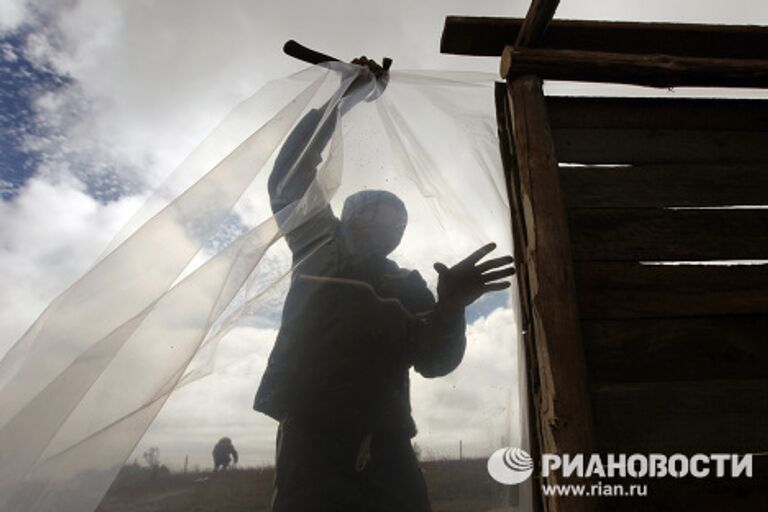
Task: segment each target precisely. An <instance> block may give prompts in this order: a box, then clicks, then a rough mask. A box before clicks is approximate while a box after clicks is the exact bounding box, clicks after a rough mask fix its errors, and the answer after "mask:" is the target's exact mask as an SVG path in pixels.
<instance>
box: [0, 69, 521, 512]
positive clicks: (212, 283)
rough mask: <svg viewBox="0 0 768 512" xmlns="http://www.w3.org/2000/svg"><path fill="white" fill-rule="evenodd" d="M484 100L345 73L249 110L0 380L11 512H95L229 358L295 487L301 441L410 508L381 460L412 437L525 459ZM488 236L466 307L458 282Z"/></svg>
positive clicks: (178, 178) (210, 141)
mask: <svg viewBox="0 0 768 512" xmlns="http://www.w3.org/2000/svg"><path fill="white" fill-rule="evenodd" d="M492 84H493V81H492V77H490V76H487V75H474V74H462V73H421V72H393V73H391V74H390V75H389V76H388V77H387V78H381V79H378V80H377V79H376V78H375V77H374V76H373V74H372V73H371V72H370V71H368V70H367V69H365V68H362V67H360V66H355V65H349V64H341V63H338V64H332V65H326V66H322V67H314V68H310V69H307V70H305V71H303V72H301V73H298V74H296V75H294V76H291V77H289V78H286V79H284V80H281V81H278V82H275V83H272V84H270V85H268V86H267V87H266V88H265V89H263V90H262V91H260V92H259V93H257V94H256V95H255V96H254V97H252V98H250V99H249V100H247V101H245V102H244V103H243V104H241V105H239V106H238V107H237V108H236V109H235V110H234V111H233V112H232V113H231V114H230V115H229V116H228V117H227V118H226V119H225V120H224V121H223V122H222V123H221V124H220V125H219V126H218V127H217V128H216V129H215V131H214V132H213V133H212V134H211V135H210V136H209V137H208V138H207V139H206V140H205V141H203V143H202V144H201V145H200V146H199V147H198V148H197V149H196V150H195V152H193V153H192V154H191V155H190V156H189V157H188V158H187V159H186V160H185V162H184V163H182V165H181V166H180V167H179V168H178V169H177V170H176V171H175V172H174V173H173V174H172V175H171V177H170V178H169V179H168V181H167V183H166V184H165V185H164V186H163V187H161V188H160V189H159V190H158V191H157V192H156V193H155V195H154V196H153V197H152V198H151V199H150V200H149V201H148V202H147V203H146V204H145V206H144V207H143V208H142V210H141V211H139V212H138V213H137V214H136V216H135V218H134V219H133V220H132V221H131V222H130V223H129V224H128V225H127V226H126V227H125V228H124V230H123V231H122V232H121V233H120V234H119V235H118V236H117V238H116V239H115V240H114V242H113V244H112V245H111V247H110V249H109V251H108V252H106V253H105V254H104V255H103V256H102V257H101V258H100V260H99V261H98V262H97V263H95V264H94V266H93V267H92V268H91V269H90V270H89V271H88V272H87V273H86V274H85V275H83V276H82V277H81V278H80V279H79V280H78V281H77V282H76V283H74V284H73V285H72V286H71V287H70V288H69V289H67V290H66V291H64V292H63V293H62V294H61V295H60V296H59V297H57V298H56V299H55V300H54V301H53V302H52V303H51V304H50V305H49V307H48V308H47V309H46V310H45V312H44V313H43V314H42V315H41V316H40V318H39V319H38V320H37V321H36V322H35V323H34V324H33V325H32V327H30V329H29V330H28V331H27V333H26V334H25V335H24V336H23V337H22V338H21V339H20V340H18V342H17V343H16V344H15V345H14V346H13V348H12V349H11V350H10V351H9V352H8V353H7V354H6V356H5V358H4V359H3V360H2V361H1V362H0V510H1V511H3V512H6V511H8V512H10V511H14V512H17V511H52V510H57V511H88V510H94V509H95V508H96V507H97V505H98V504H99V502H100V500H101V499H102V497H103V496H104V493H105V492H106V491H107V489H108V487H109V485H110V483H111V482H112V480H113V479H114V478H115V476H116V475H117V473H118V471H119V470H120V468H121V467H122V465H123V463H124V462H125V461H126V459H127V458H128V457H129V456H130V455H131V453H132V452H133V451H134V449H135V448H136V446H137V443H139V441H140V439H141V438H142V436H143V435H144V434H145V432H146V431H147V429H148V428H149V426H150V424H151V423H152V422H153V420H154V419H155V417H156V416H157V415H158V413H159V411H160V410H161V408H162V407H163V405H164V404H165V403H166V401H167V399H168V398H169V396H171V394H172V393H174V391H175V390H176V391H177V393H183V392H184V391H185V390H186V389H192V388H194V387H195V386H197V387H198V388H197V389H198V390H200V389H206V386H205V385H204V383H206V382H208V381H210V379H212V378H215V376H216V375H217V374H221V373H222V372H226V371H227V368H226V365H223V366H222V365H221V364H220V361H217V357H216V354H217V353H219V352H220V350H221V349H222V347H225V346H227V344H228V343H229V344H232V343H242V344H243V346H244V347H245V349H244V350H245V353H246V354H248V355H255V356H256V359H255V360H257V361H258V364H255V365H251V366H249V367H248V368H247V374H245V375H241V377H242V378H243V379H245V382H247V384H246V385H247V386H248V387H249V388H250V390H251V392H252V393H251V394H250V396H249V397H248V402H237V404H236V407H238V408H242V409H243V410H245V409H251V408H255V409H256V411H253V410H251V414H253V415H261V416H262V417H264V418H272V419H271V420H269V421H270V422H272V423H273V424H274V425H275V426H277V425H278V423H279V424H280V433H279V435H280V436H282V438H283V446H284V450H283V451H282V452H281V451H280V450H278V453H277V454H276V455H277V463H278V469H280V468H281V466H280V464H282V465H283V466H282V471H283V472H282V473H280V472H278V479H279V478H281V477H280V475H281V474H282V475H290V479H291V481H301V479H302V478H304V477H305V476H304V475H303V474H302V471H307V470H300V469H293V468H294V465H293V464H292V461H291V457H293V455H291V453H292V452H291V450H299V448H298V446H299V445H300V444H301V443H302V442H306V443H310V444H312V445H313V446H314V447H315V449H316V451H317V457H316V459H317V461H318V462H317V466H315V467H314V469H312V468H310V469H312V470H313V471H315V473H314V474H315V475H317V474H333V464H331V463H330V462H327V463H324V462H323V456H324V455H323V454H324V453H326V452H327V453H330V451H333V453H335V454H343V456H344V457H347V458H350V457H351V462H349V464H350V465H351V466H350V468H351V469H350V471H352V474H353V477H352V479H353V480H354V482H357V483H358V484H359V483H360V482H363V481H365V478H368V479H369V480H370V481H371V482H374V483H377V486H376V488H385V489H386V487H387V486H388V485H389V486H395V487H398V488H399V489H401V490H402V489H403V488H407V487H408V486H409V485H410V483H411V481H409V480H407V478H406V477H403V478H406V480H404V481H401V482H389V481H388V480H387V479H388V478H389V477H390V476H388V475H392V474H394V473H398V472H399V473H403V472H404V470H403V471H401V470H402V469H403V467H405V466H399V465H398V464H401V462H398V461H395V462H392V464H394V465H393V466H391V467H386V468H385V467H383V466H381V464H382V463H381V462H380V460H381V453H382V451H386V452H391V453H395V452H397V450H399V449H400V448H399V447H402V446H405V445H407V448H402V449H403V450H405V451H406V452H407V451H408V450H410V447H411V442H412V439H416V440H417V442H418V443H419V444H420V445H421V446H426V447H432V448H433V449H434V450H435V453H439V454H443V453H444V452H441V449H442V448H441V447H443V448H445V447H446V446H454V445H455V444H456V441H457V440H459V442H461V441H462V440H466V442H467V444H468V445H469V448H468V450H469V456H472V457H476V458H481V457H487V456H488V455H489V454H490V453H491V452H493V451H494V450H496V449H498V448H502V447H504V446H506V445H514V446H520V447H523V448H526V446H525V444H526V439H525V438H526V435H525V429H524V428H523V426H524V425H525V423H526V420H525V418H524V411H523V410H522V409H521V408H520V407H519V402H520V401H519V399H518V396H517V393H518V392H519V390H520V388H519V386H518V385H517V384H518V383H517V381H518V375H519V374H520V373H519V371H518V358H517V356H516V354H517V344H518V330H517V327H516V324H515V319H516V313H515V311H516V307H517V306H516V300H515V293H514V292H512V293H510V292H509V290H505V289H502V288H503V287H502V286H501V285H498V286H497V284H498V283H499V282H501V281H504V280H507V281H509V276H508V275H507V274H504V272H503V269H504V268H505V267H508V265H509V262H508V261H506V260H504V261H501V260H496V262H495V263H494V259H495V258H500V257H502V256H504V255H507V254H510V253H511V240H510V233H511V229H510V227H509V225H508V219H509V213H508V204H507V195H506V190H505V185H504V179H503V173H502V170H501V164H500V161H499V157H498V144H497V140H496V136H495V133H496V123H495V119H494V116H493V104H492V101H493V93H492ZM489 242H495V243H496V246H497V247H496V248H495V249H494V250H493V251H491V250H490V248H488V249H487V250H486V251H485V252H483V253H482V254H479V253H476V254H477V255H476V257H475V258H474V260H473V261H470V263H472V264H477V265H483V264H484V263H483V262H487V261H489V260H490V261H491V263H488V264H486V266H485V267H483V268H484V269H485V273H486V278H487V279H486V280H487V283H486V284H484V285H483V287H481V288H482V289H479V292H477V293H474V292H470V291H467V290H465V288H466V287H465V286H463V285H462V282H461V281H460V279H459V278H458V277H456V276H457V275H458V274H457V273H456V272H457V271H456V270H455V267H454V265H456V264H457V263H459V262H460V261H462V260H466V258H468V257H469V256H470V255H471V254H472V253H474V252H475V251H477V250H478V249H479V248H480V247H483V246H486V244H488V243H489ZM486 252H489V254H485V253H486ZM470 259H471V258H470ZM435 263H439V264H438V265H437V267H435V266H434V265H435ZM440 264H442V265H440ZM438 271H439V272H438ZM493 272H499V274H498V275H497V277H496V278H495V279H494V276H490V277H489V276H488V275H487V274H489V273H493ZM476 288H477V287H476ZM438 292H439V293H438ZM240 385H242V381H241V384H240ZM209 389H211V388H210V386H209ZM177 393H174V396H176V395H177ZM254 395H255V400H254ZM214 401H215V398H214ZM172 402H173V399H172V400H171V403H172ZM189 414H190V421H189V428H190V430H193V429H194V420H193V419H192V418H194V415H195V414H194V411H189ZM417 432H418V434H417ZM414 436H416V437H415V438H414ZM331 445H333V446H335V448H333V450H331V449H330V448H327V447H328V446H331ZM272 446H273V445H270V447H272ZM462 449H463V448H462ZM329 450H330V451H329ZM403 453H405V452H403ZM460 456H462V455H460ZM281 457H282V459H281ZM329 457H331V455H329ZM345 460H346V459H345ZM323 464H326V465H325V466H324V465H323ZM327 464H330V466H328V465H327ZM340 464H341V465H342V466H343V465H344V464H347V462H342V463H340ZM377 471H381V476H377V475H378V473H376V472H377ZM371 474H373V475H374V476H370V477H360V476H359V475H371ZM485 477H486V478H487V475H485ZM285 478H288V477H285ZM360 478H363V480H360ZM378 484H381V485H378ZM332 485H335V484H331V483H329V484H328V486H329V488H330V486H332ZM361 485H362V484H361ZM366 485H367V484H366ZM288 487H290V486H288ZM360 492H362V495H361V497H359V498H354V497H349V496H351V495H350V493H349V492H347V491H342V492H341V493H340V494H342V495H344V496H347V497H348V498H349V499H350V500H353V499H360V500H364V499H366V497H365V492H363V491H360ZM384 492H386V490H385V491H384ZM414 492H415V493H418V491H414ZM523 494H524V493H523ZM283 497H284V499H286V500H289V499H294V497H293V496H292V495H291V494H290V492H288V494H287V495H286V494H285V493H284V494H283ZM486 498H487V499H486V501H485V502H484V505H483V507H484V508H487V509H490V508H494V507H495V508H504V509H506V508H505V507H514V509H516V506H517V505H518V504H524V502H525V497H524V496H523V497H520V496H517V497H515V498H514V499H512V498H510V496H509V489H506V488H504V487H503V486H499V487H498V488H497V489H496V490H494V491H493V492H492V493H491V495H490V496H489V497H486ZM345 499H346V498H345ZM414 499H417V498H414ZM351 503H352V502H351ZM355 503H357V502H355ZM257 506H261V507H266V504H254V507H257ZM395 506H396V505H393V507H395ZM509 509H510V510H511V509H512V508H509ZM403 510H405V509H403Z"/></svg>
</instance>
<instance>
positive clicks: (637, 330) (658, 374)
mask: <svg viewBox="0 0 768 512" xmlns="http://www.w3.org/2000/svg"><path fill="white" fill-rule="evenodd" d="M581 327H582V336H583V338H584V346H585V348H586V352H587V366H588V368H589V382H590V383H591V384H593V385H594V384H610V383H622V382H623V383H629V382H672V381H687V380H711V379H750V378H768V314H766V315H739V316H712V317H688V318H643V319H639V320H638V319H629V320H585V321H582V322H581ZM682 363H684V364H682Z"/></svg>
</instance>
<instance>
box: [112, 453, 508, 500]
mask: <svg viewBox="0 0 768 512" xmlns="http://www.w3.org/2000/svg"><path fill="white" fill-rule="evenodd" d="M485 465H486V461H485V459H470V460H462V461H458V460H446V461H427V462H423V463H422V467H423V469H424V474H425V476H426V479H427V484H428V485H429V490H430V497H431V500H432V508H433V511H434V512H481V511H483V512H485V511H489V510H503V508H504V507H503V504H504V503H509V502H508V500H509V497H507V496H506V494H507V493H508V492H509V488H506V487H505V486H502V485H500V484H497V483H496V482H494V481H493V480H492V479H491V477H490V476H488V473H487V471H486V469H485ZM273 475H274V470H273V468H264V469H238V470H233V471H228V472H226V473H218V474H214V473H207V472H206V473H186V474H165V475H162V474H161V475H157V476H156V477H154V478H152V477H151V476H150V475H149V474H148V473H147V472H143V473H139V474H135V475H132V476H124V477H121V478H119V479H118V480H116V481H115V483H114V484H113V485H112V487H111V488H110V490H109V492H108V493H107V495H106V496H105V497H104V500H103V501H102V503H101V505H100V506H99V508H98V509H97V512H256V511H264V512H266V511H268V510H269V501H270V498H271V493H272V478H273Z"/></svg>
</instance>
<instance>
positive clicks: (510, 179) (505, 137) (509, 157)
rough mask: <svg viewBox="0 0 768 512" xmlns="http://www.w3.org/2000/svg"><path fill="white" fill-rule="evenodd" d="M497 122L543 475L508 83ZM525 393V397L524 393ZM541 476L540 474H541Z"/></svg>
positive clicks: (500, 85) (537, 491)
mask: <svg viewBox="0 0 768 512" xmlns="http://www.w3.org/2000/svg"><path fill="white" fill-rule="evenodd" d="M494 95H495V104H496V121H497V128H498V136H499V150H500V152H501V163H502V166H503V168H504V177H505V179H506V183H507V196H508V197H509V204H510V210H511V211H510V216H511V220H512V240H513V250H514V258H515V267H516V272H515V274H516V277H517V295H518V303H519V304H520V316H521V318H520V319H519V323H520V326H519V327H520V330H521V332H522V338H523V339H522V341H523V343H522V345H523V357H524V358H525V396H526V397H527V400H526V401H524V402H523V407H527V409H528V410H527V412H526V415H527V417H528V430H529V439H530V446H529V447H528V448H529V454H530V455H531V457H532V458H533V460H534V474H535V475H541V467H540V460H541V437H540V434H539V433H540V431H541V429H540V423H539V415H538V413H537V408H536V407H537V404H538V397H539V396H540V384H539V370H538V368H539V364H538V360H537V358H536V342H535V339H534V336H533V326H532V321H531V302H530V298H531V292H530V286H529V285H528V267H527V266H526V263H525V246H526V236H525V231H526V227H525V219H524V218H523V207H522V199H521V197H522V196H521V192H520V172H519V170H518V168H517V162H516V160H515V155H514V151H515V150H514V140H513V138H512V120H511V118H510V115H509V113H510V108H509V100H508V96H507V84H506V83H504V82H496V84H495V89H494ZM521 396H523V395H522V394H521ZM539 478H540V477H539ZM541 507H542V497H541V486H540V485H538V486H537V485H535V484H534V486H533V510H534V511H536V512H539V511H540V510H541Z"/></svg>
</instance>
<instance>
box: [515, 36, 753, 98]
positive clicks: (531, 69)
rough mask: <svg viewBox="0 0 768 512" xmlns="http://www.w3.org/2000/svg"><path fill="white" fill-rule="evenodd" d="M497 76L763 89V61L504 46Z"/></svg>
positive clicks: (653, 85) (664, 85)
mask: <svg viewBox="0 0 768 512" xmlns="http://www.w3.org/2000/svg"><path fill="white" fill-rule="evenodd" d="M500 72H501V76H502V77H503V78H508V79H511V78H515V77H517V76H524V75H536V76H540V77H541V78H543V79H545V80H569V81H578V82H606V83H622V84H633V85H645V86H651V87H664V88H667V87H686V86H688V87H698V86H702V87H768V60H745V59H720V58H701V57H678V56H671V55H642V54H636V55H632V54H624V53H609V52H597V51H581V50H551V49H538V48H516V47H513V46H508V47H506V48H505V49H504V54H503V55H502V58H501V70H500Z"/></svg>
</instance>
